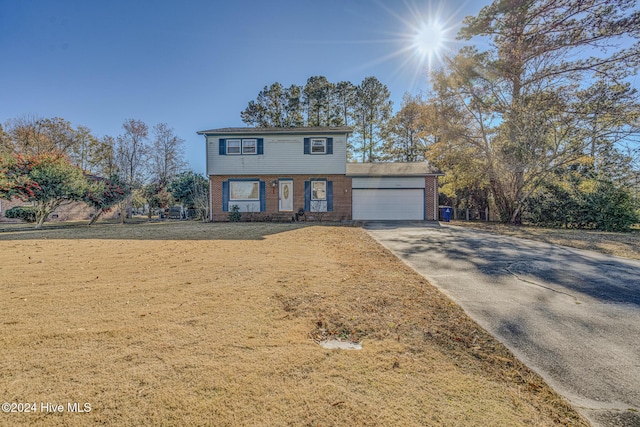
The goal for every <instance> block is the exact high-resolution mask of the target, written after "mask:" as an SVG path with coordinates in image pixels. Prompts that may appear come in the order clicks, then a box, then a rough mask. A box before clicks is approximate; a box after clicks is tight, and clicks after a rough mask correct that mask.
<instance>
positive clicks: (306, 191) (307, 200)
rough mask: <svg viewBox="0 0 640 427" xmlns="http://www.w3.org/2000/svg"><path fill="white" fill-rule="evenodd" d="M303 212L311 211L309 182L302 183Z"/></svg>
mask: <svg viewBox="0 0 640 427" xmlns="http://www.w3.org/2000/svg"><path fill="white" fill-rule="evenodd" d="M304 210H305V212H309V211H310V210H311V181H305V182H304Z"/></svg>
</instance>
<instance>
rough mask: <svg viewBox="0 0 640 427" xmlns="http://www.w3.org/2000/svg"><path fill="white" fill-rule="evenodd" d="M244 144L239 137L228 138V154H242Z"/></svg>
mask: <svg viewBox="0 0 640 427" xmlns="http://www.w3.org/2000/svg"><path fill="white" fill-rule="evenodd" d="M241 147H242V145H241V142H240V140H239V139H227V154H241V153H242V148H241Z"/></svg>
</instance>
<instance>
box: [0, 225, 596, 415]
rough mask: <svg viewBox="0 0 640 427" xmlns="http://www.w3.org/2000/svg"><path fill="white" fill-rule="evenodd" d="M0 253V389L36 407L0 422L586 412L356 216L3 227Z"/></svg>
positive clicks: (7, 397) (0, 395) (3, 395)
mask: <svg viewBox="0 0 640 427" xmlns="http://www.w3.org/2000/svg"><path fill="white" fill-rule="evenodd" d="M0 255H1V257H2V262H1V263H0V325H1V328H2V334H1V335H0V355H1V357H0V379H1V380H0V400H2V401H3V402H5V401H6V402H10V403H11V402H13V403H29V402H31V403H36V404H37V408H36V409H37V410H36V411H35V413H0V425H34V424H35V425H59V426H62V425H65V426H84V425H96V424H104V425H118V426H121V425H215V426H285V425H291V426H334V425H335V426H365V425H366V426H425V425H433V426H488V425H491V426H525V425H534V426H546V425H580V426H581V425H586V423H585V422H584V421H583V420H582V418H580V416H579V415H577V413H576V412H575V411H574V410H573V409H572V408H570V407H569V406H568V405H567V404H566V403H565V402H564V401H563V400H562V398H561V397H559V396H558V395H557V394H556V393H554V392H553V391H552V390H551V389H549V387H548V386H547V385H546V384H545V383H544V382H543V381H542V379H541V378H540V377H538V376H537V375H535V374H534V373H532V372H531V371H530V370H529V369H528V368H526V367H525V366H523V365H522V364H521V363H520V362H519V361H518V360H516V359H515V358H514V356H513V355H511V354H510V353H509V352H508V351H507V350H506V349H505V348H504V347H503V346H502V345H501V344H499V343H498V342H497V341H496V340H494V339H493V338H492V337H491V336H489V335H488V334H487V333H486V332H485V331H484V330H482V329H481V328H480V327H479V326H478V325H477V324H475V323H474V322H472V321H471V320H470V319H469V318H468V317H467V316H466V315H465V314H464V312H463V311H462V310H461V309H460V308H459V307H458V306H457V305H455V304H454V303H452V302H451V301H450V300H449V299H447V298H446V297H445V296H444V295H443V294H441V293H440V292H439V291H438V290H436V289H435V288H434V287H432V286H431V285H430V284H429V283H428V282H426V281H425V280H424V279H423V278H422V277H421V276H419V275H417V274H416V273H414V272H413V271H412V270H411V269H410V268H409V267H407V266H406V265H405V264H403V263H402V262H400V261H399V260H398V259H396V258H395V257H394V256H392V255H391V254H390V253H389V252H388V251H387V250H385V249H384V248H383V247H381V246H380V245H379V244H377V243H376V242H375V241H374V240H373V239H372V238H370V237H369V236H368V235H367V234H366V233H365V232H364V231H363V230H361V229H359V228H355V227H333V226H305V225H301V224H300V225H298V224H247V223H240V224H201V223H195V222H167V223H149V224H136V225H124V226H122V225H108V224H103V225H97V226H93V227H69V228H54V229H44V230H27V229H16V230H13V231H5V232H1V233H0ZM332 337H333V338H339V339H342V340H354V341H358V342H360V343H361V344H362V348H363V349H362V350H360V351H358V350H354V351H346V350H325V349H323V348H322V347H320V346H319V345H318V344H317V341H319V340H322V339H325V338H332ZM42 403H47V404H48V403H51V404H52V405H58V404H60V405H63V406H64V409H65V410H64V411H63V412H62V413H60V412H55V413H53V412H51V411H49V412H47V411H46V410H47V408H54V407H55V406H51V407H50V406H47V405H45V406H41V405H42ZM74 403H79V404H80V405H84V404H85V403H87V404H89V406H90V411H89V412H84V413H77V412H75V413H74V412H70V411H69V406H68V405H69V404H74ZM79 407H81V408H82V407H84V406H79ZM73 408H74V407H73V406H71V409H73Z"/></svg>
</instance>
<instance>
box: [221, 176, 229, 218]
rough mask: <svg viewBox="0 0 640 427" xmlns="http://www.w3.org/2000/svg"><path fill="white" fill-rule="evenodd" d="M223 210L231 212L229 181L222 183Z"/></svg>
mask: <svg viewBox="0 0 640 427" xmlns="http://www.w3.org/2000/svg"><path fill="white" fill-rule="evenodd" d="M222 212H229V181H224V182H223V183H222Z"/></svg>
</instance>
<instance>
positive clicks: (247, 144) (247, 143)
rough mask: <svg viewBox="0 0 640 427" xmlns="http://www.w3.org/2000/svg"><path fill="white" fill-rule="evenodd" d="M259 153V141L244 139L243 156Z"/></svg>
mask: <svg viewBox="0 0 640 427" xmlns="http://www.w3.org/2000/svg"><path fill="white" fill-rule="evenodd" d="M257 153H258V140H257V139H243V140H242V154H257Z"/></svg>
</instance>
